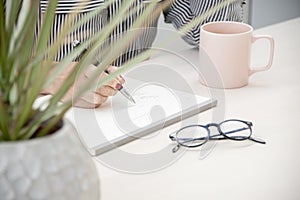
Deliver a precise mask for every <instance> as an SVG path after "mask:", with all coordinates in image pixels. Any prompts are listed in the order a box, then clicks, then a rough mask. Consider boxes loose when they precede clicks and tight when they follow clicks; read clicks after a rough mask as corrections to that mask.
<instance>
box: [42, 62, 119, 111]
mask: <svg viewBox="0 0 300 200" xmlns="http://www.w3.org/2000/svg"><path fill="white" fill-rule="evenodd" d="M75 66H76V62H73V63H72V64H70V66H69V67H68V68H67V69H66V70H64V71H63V72H62V73H61V74H60V75H59V76H57V77H56V79H55V80H54V81H53V82H52V83H51V84H50V86H49V87H47V88H46V89H45V90H43V92H42V94H54V93H56V91H57V90H58V89H59V88H60V87H61V86H62V85H63V84H64V82H65V80H66V79H67V78H68V75H69V74H70V73H71V71H72V70H73V68H74V67H75ZM116 69H117V67H114V66H110V67H108V68H107V71H108V72H113V71H115V70H116ZM95 71H96V67H94V66H92V65H90V66H88V67H87V69H86V70H85V72H84V73H83V74H80V75H79V76H78V78H77V79H76V82H75V84H74V85H73V86H72V87H71V88H70V89H69V90H68V92H67V93H66V94H65V95H64V96H63V98H62V99H61V101H67V100H70V99H72V98H73V94H74V92H76V91H78V90H79V89H80V87H81V86H82V85H83V84H84V83H85V82H86V81H88V80H89V78H91V75H92V74H94V73H95ZM105 76H108V74H107V73H105V72H102V73H101V75H100V76H99V79H98V81H99V80H100V79H101V78H104V77H105ZM124 82H125V81H124V79H123V78H122V77H121V76H118V77H116V78H114V79H112V80H111V81H109V82H107V83H105V84H104V85H102V86H100V87H99V88H94V89H92V90H89V91H86V92H85V93H84V94H83V95H81V97H80V98H79V99H78V100H77V101H76V102H73V106H75V107H80V108H97V107H99V106H100V105H101V104H103V103H104V102H105V101H106V100H107V98H108V97H109V96H113V95H115V94H116V93H117V91H118V89H120V88H121V86H122V84H123V83H124Z"/></svg>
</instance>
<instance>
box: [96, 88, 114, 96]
mask: <svg viewBox="0 0 300 200" xmlns="http://www.w3.org/2000/svg"><path fill="white" fill-rule="evenodd" d="M96 93H97V94H100V95H102V96H105V97H108V96H114V95H115V94H116V93H117V90H116V89H114V88H112V87H110V86H107V85H104V86H101V87H100V88H98V89H97V91H96Z"/></svg>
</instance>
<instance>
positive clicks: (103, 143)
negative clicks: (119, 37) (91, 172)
mask: <svg viewBox="0 0 300 200" xmlns="http://www.w3.org/2000/svg"><path fill="white" fill-rule="evenodd" d="M126 82H130V83H132V84H134V85H138V86H139V87H138V88H137V89H135V90H134V91H131V94H132V96H133V98H134V99H135V101H136V104H133V103H131V102H129V101H128V100H127V99H126V98H124V97H123V96H122V95H121V94H120V93H117V94H116V95H115V96H113V97H111V98H109V100H108V101H107V102H106V103H104V104H103V105H101V107H100V108H97V109H80V108H73V109H71V110H70V111H69V112H68V113H67V118H68V119H70V121H71V122H72V123H73V124H74V126H75V128H76V129H77V131H78V135H79V137H80V139H81V140H82V142H83V144H84V146H85V147H86V148H87V150H88V151H89V152H90V154H91V155H98V154H101V153H104V152H106V151H109V150H111V149H113V148H117V147H118V146H120V145H123V144H125V143H128V142H130V141H133V140H135V139H138V138H140V137H143V136H146V135H147V134H150V133H153V132H155V131H157V130H160V129H162V128H163V127H166V126H168V125H171V124H173V123H176V122H178V121H180V120H183V119H185V118H187V117H191V116H193V115H195V114H198V113H200V112H203V111H205V110H208V109H210V108H212V107H214V106H215V105H216V103H217V102H216V100H214V99H210V98H207V97H202V96H196V95H194V94H189V93H187V92H182V91H179V90H174V89H170V88H166V87H164V86H163V85H159V84H151V83H145V82H142V81H139V80H136V79H129V78H127V79H126Z"/></svg>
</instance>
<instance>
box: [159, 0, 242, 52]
mask: <svg viewBox="0 0 300 200" xmlns="http://www.w3.org/2000/svg"><path fill="white" fill-rule="evenodd" d="M222 1H223V0H175V1H174V2H173V3H172V4H171V5H170V6H169V7H168V9H166V10H165V11H164V16H165V22H167V23H172V24H173V25H174V27H175V28H176V29H180V28H181V27H183V26H184V25H185V24H187V23H189V22H190V21H192V20H193V19H194V18H196V17H197V16H201V15H203V14H204V13H206V12H207V11H208V10H209V9H210V8H212V7H214V6H216V5H217V4H218V3H221V2H222ZM242 2H243V0H237V1H235V2H233V3H231V4H227V5H226V6H225V7H223V8H221V9H219V10H218V11H217V12H215V13H214V14H213V15H210V16H209V17H207V18H206V19H205V20H204V21H202V23H199V24H198V25H197V26H195V27H194V28H192V29H191V30H189V31H188V32H187V33H186V34H185V35H184V36H182V38H183V39H184V40H185V41H186V42H187V43H189V44H190V45H193V46H198V44H199V38H200V26H201V25H202V24H204V23H207V22H212V21H241V19H242V7H241V6H242Z"/></svg>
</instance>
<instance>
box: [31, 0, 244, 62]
mask: <svg viewBox="0 0 300 200" xmlns="http://www.w3.org/2000/svg"><path fill="white" fill-rule="evenodd" d="M104 1H105V0H85V1H83V0H59V2H58V5H57V8H56V15H55V19H54V24H53V26H52V30H51V35H50V38H49V43H50V44H52V43H53V42H54V40H55V39H56V37H57V34H58V33H59V32H60V26H61V24H63V23H64V21H65V20H66V19H68V17H69V15H68V14H69V13H72V12H78V6H80V9H81V10H80V12H79V13H78V14H76V17H75V19H74V20H73V23H74V24H75V23H76V21H78V20H79V19H80V18H82V17H84V16H85V15H86V14H87V13H88V12H89V11H92V10H94V9H97V8H98V7H99V6H101V5H103V3H104ZM124 1H127V0H115V1H114V3H113V4H111V5H110V6H108V7H107V8H106V9H104V10H102V11H101V12H99V14H98V15H97V16H95V17H94V18H93V19H91V20H90V21H88V22H87V23H86V24H85V25H83V26H81V27H79V28H78V29H77V30H75V31H74V32H72V33H70V34H69V35H68V36H67V37H66V38H65V40H64V42H63V44H62V45H61V48H60V50H59V52H57V56H56V57H55V60H56V61H60V60H61V59H62V58H63V57H64V56H65V55H66V54H68V53H69V52H71V51H72V50H73V45H72V42H73V41H74V40H79V41H85V40H86V39H87V38H88V37H89V36H92V35H95V34H96V33H98V32H100V31H101V30H103V28H104V27H105V25H106V24H107V23H109V21H110V20H112V19H113V17H114V15H115V14H116V13H117V12H118V11H119V9H120V7H121V5H122V2H124ZM128 1H129V0H128ZM130 1H133V2H132V3H133V5H132V6H133V7H134V8H135V9H130V11H129V12H127V14H126V16H124V21H123V22H122V23H120V24H118V25H117V27H116V28H115V29H114V31H113V33H112V34H111V36H110V38H109V40H108V41H107V43H106V46H113V45H114V44H116V43H117V42H118V38H120V37H122V35H123V34H124V33H126V31H128V30H130V29H131V26H132V24H133V23H134V22H135V20H136V19H137V18H138V17H139V16H140V15H141V14H142V13H143V11H144V10H145V8H146V6H147V3H149V2H151V1H153V0H130ZM155 1H157V2H158V4H157V5H158V6H159V2H161V1H166V0H155ZM171 1H172V4H171V5H170V6H169V7H168V8H167V9H166V10H165V11H164V16H165V21H166V22H167V23H172V24H173V25H174V26H175V28H176V29H180V28H181V27H182V26H184V25H185V24H186V23H188V22H190V21H191V20H193V19H194V18H195V17H197V16H199V15H202V14H203V13H205V12H206V11H208V10H209V9H210V8H211V7H213V6H215V5H216V4H217V3H220V2H222V1H223V0H171ZM242 2H243V0H237V1H235V2H234V3H232V4H228V5H227V6H225V7H223V8H222V9H220V10H218V11H217V12H216V13H214V14H213V15H211V16H209V17H208V18H207V19H206V20H204V21H203V22H202V23H201V24H198V25H197V26H195V27H194V28H193V29H191V30H190V31H188V33H186V34H185V35H184V36H183V37H182V38H183V39H184V40H185V41H186V42H187V43H189V44H191V45H193V46H198V43H199V36H200V26H201V25H202V24H203V23H206V22H210V21H220V20H227V21H228V20H230V21H241V19H242V9H241V5H242ZM47 4H48V1H47V0H40V14H41V17H42V15H43V13H44V12H45V10H46V8H47ZM155 9H156V8H155ZM158 9H159V8H158ZM153 13H154V12H153ZM148 19H149V20H147V21H146V23H145V25H144V26H143V28H142V29H140V30H134V31H132V32H135V31H138V32H139V34H138V36H137V37H136V38H135V40H134V41H133V42H132V43H131V44H130V45H129V46H128V47H127V48H126V50H124V51H122V53H120V55H119V58H118V59H116V60H115V61H114V62H113V63H112V64H113V65H116V66H120V65H122V63H124V62H126V61H127V60H128V59H130V58H133V57H135V56H136V55H138V54H139V53H141V52H142V51H143V50H145V49H147V48H149V47H151V45H152V43H153V41H154V39H155V36H156V33H157V28H156V27H157V20H158V16H157V15H153V16H149V18H148ZM39 29H40V24H39V26H38V27H37V32H39ZM101 50H102V49H101V48H100V49H99V52H101ZM108 53H109V52H108ZM102 56H103V55H102ZM98 60H100V61H101V56H100V53H99V58H98Z"/></svg>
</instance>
